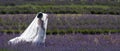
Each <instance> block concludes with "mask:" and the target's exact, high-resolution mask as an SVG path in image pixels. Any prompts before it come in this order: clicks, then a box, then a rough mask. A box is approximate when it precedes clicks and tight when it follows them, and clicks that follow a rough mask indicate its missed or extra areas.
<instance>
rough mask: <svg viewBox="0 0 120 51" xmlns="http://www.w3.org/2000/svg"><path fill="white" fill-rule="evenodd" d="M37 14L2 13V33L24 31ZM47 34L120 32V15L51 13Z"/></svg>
mask: <svg viewBox="0 0 120 51" xmlns="http://www.w3.org/2000/svg"><path fill="white" fill-rule="evenodd" d="M34 17H35V14H14V15H11V14H5V15H0V33H15V34H16V33H22V32H23V31H24V30H25V29H26V28H27V26H28V25H29V24H30V22H32V20H33V19H34ZM48 18H49V22H48V31H47V34H66V33H92V34H93V33H119V32H120V26H119V25H120V20H119V19H120V15H91V14H49V17H48Z"/></svg>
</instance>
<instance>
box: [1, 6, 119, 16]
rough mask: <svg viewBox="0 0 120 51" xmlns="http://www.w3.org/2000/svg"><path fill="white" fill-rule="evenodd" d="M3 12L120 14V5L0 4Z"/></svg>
mask: <svg viewBox="0 0 120 51" xmlns="http://www.w3.org/2000/svg"><path fill="white" fill-rule="evenodd" d="M0 9H1V10H0V13H1V14H19V13H21V14H24V13H25V14H29V13H37V12H40V11H41V12H46V13H56V14H58V13H62V14H65V13H74V14H75V13H76V14H78V13H79V14H117V15H118V14H120V12H119V11H120V7H116V6H102V5H64V6H63V5H43V6H39V5H19V6H0Z"/></svg>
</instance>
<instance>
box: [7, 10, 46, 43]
mask: <svg viewBox="0 0 120 51" xmlns="http://www.w3.org/2000/svg"><path fill="white" fill-rule="evenodd" d="M47 16H48V15H47V14H46V13H42V12H39V13H38V14H37V15H36V17H35V18H34V20H33V21H32V22H31V24H30V25H29V26H28V27H27V29H26V30H25V31H24V32H23V33H22V34H21V35H20V36H18V37H15V38H13V39H10V40H9V41H8V44H10V45H16V44H18V43H20V42H32V44H33V45H38V44H40V43H45V39H46V29H47V22H48V18H47Z"/></svg>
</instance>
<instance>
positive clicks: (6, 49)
mask: <svg viewBox="0 0 120 51" xmlns="http://www.w3.org/2000/svg"><path fill="white" fill-rule="evenodd" d="M16 36H18V35H2V36H0V51H120V35H119V34H112V35H82V34H74V35H73V34H69V35H68V34H67V35H47V39H46V43H45V47H43V46H37V47H35V46H32V45H30V43H22V44H19V45H15V46H10V45H7V41H8V40H9V39H11V38H13V37H16Z"/></svg>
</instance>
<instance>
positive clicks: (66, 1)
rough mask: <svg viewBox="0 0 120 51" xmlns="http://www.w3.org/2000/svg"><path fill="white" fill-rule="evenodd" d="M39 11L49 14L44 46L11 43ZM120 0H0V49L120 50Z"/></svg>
mask: <svg viewBox="0 0 120 51" xmlns="http://www.w3.org/2000/svg"><path fill="white" fill-rule="evenodd" d="M38 12H44V13H47V14H48V19H49V20H48V29H47V38H46V42H45V45H46V47H45V48H41V47H32V46H31V44H29V43H23V44H21V43H20V44H18V45H15V46H13V47H12V46H10V45H8V44H7V42H8V40H10V39H12V38H14V37H17V36H19V35H21V34H22V32H23V31H24V30H25V29H26V28H27V27H28V26H29V24H30V23H31V22H32V20H33V19H34V18H35V16H36V14H37V13H38ZM119 33H120V0H0V51H40V50H41V51H120V35H119Z"/></svg>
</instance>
